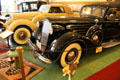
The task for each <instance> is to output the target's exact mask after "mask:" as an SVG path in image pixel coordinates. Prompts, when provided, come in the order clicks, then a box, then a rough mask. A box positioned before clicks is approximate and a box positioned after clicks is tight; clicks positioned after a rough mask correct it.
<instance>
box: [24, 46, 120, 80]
mask: <svg viewBox="0 0 120 80" xmlns="http://www.w3.org/2000/svg"><path fill="white" fill-rule="evenodd" d="M24 48H29V47H28V46H24ZM23 56H24V58H26V59H28V60H30V61H33V62H35V63H36V64H38V65H41V66H44V67H45V69H44V70H43V71H41V72H40V73H38V74H37V75H36V76H34V77H33V78H32V79H31V80H68V79H67V77H63V76H62V69H61V68H60V67H59V66H58V65H57V64H56V63H53V64H43V63H41V62H40V61H39V60H38V59H34V58H33V54H32V52H31V51H26V50H24V53H23ZM118 59H120V45H118V46H115V47H112V48H108V49H104V50H103V52H102V53H100V54H93V53H88V54H87V55H86V56H83V58H81V60H80V63H79V65H78V68H77V71H76V73H75V75H74V76H72V80H84V79H86V78H88V77H89V76H91V75H93V74H94V73H96V72H98V71H100V70H101V69H103V68H105V67H106V66H108V65H110V64H111V63H113V62H115V61H116V60H118Z"/></svg>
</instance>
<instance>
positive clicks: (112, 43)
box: [102, 40, 120, 48]
mask: <svg viewBox="0 0 120 80" xmlns="http://www.w3.org/2000/svg"><path fill="white" fill-rule="evenodd" d="M117 45H120V41H116V40H115V41H114V40H112V41H110V42H106V43H102V47H103V48H110V47H114V46H117Z"/></svg>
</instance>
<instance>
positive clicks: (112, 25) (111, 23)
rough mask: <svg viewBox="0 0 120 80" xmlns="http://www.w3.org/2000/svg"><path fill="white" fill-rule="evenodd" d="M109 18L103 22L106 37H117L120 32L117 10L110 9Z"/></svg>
mask: <svg viewBox="0 0 120 80" xmlns="http://www.w3.org/2000/svg"><path fill="white" fill-rule="evenodd" d="M106 16H107V17H106V18H107V19H106V20H105V21H104V22H103V31H104V36H105V38H115V37H116V36H118V35H119V34H120V19H119V18H118V17H117V16H116V11H113V9H109V11H108V13H107V15H106Z"/></svg>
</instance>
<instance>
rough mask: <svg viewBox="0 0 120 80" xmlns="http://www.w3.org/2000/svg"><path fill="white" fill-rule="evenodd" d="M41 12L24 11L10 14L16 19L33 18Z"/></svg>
mask: <svg viewBox="0 0 120 80" xmlns="http://www.w3.org/2000/svg"><path fill="white" fill-rule="evenodd" d="M39 14H40V12H24V13H13V14H10V15H11V17H12V19H14V20H16V19H30V20H32V19H33V17H35V16H37V15H39Z"/></svg>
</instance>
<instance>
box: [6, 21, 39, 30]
mask: <svg viewBox="0 0 120 80" xmlns="http://www.w3.org/2000/svg"><path fill="white" fill-rule="evenodd" d="M20 25H25V26H28V27H29V28H30V29H31V30H34V29H35V28H36V27H37V25H36V24H34V23H33V22H32V21H30V20H25V19H20V20H16V21H14V22H13V23H12V24H10V26H9V27H7V29H8V30H11V31H14V30H15V29H16V28H17V27H18V26H20Z"/></svg>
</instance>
